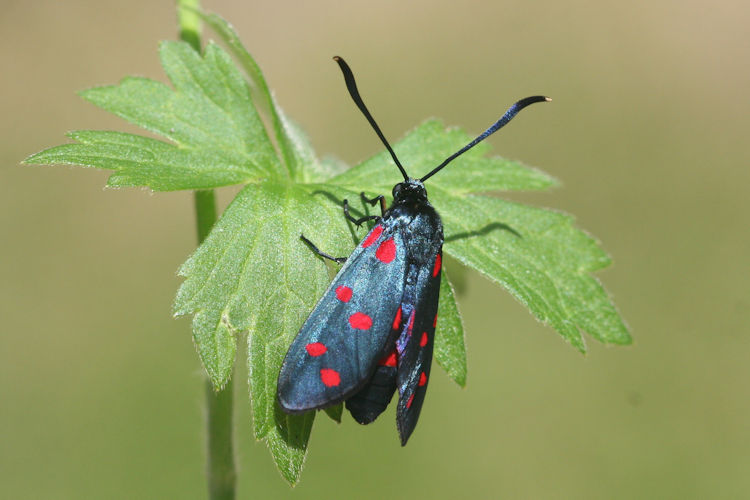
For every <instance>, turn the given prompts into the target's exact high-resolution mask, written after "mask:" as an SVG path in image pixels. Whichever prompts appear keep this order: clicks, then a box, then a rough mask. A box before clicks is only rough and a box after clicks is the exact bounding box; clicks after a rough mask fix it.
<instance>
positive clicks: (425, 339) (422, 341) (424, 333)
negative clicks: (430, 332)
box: [419, 332, 429, 347]
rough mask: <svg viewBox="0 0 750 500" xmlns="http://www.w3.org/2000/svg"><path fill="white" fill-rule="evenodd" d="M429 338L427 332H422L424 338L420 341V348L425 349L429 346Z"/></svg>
mask: <svg viewBox="0 0 750 500" xmlns="http://www.w3.org/2000/svg"><path fill="white" fill-rule="evenodd" d="M428 340H429V338H428V337H427V332H422V338H421V339H419V347H424V346H426V345H427V342H428Z"/></svg>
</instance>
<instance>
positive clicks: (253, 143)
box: [26, 42, 285, 191]
mask: <svg viewBox="0 0 750 500" xmlns="http://www.w3.org/2000/svg"><path fill="white" fill-rule="evenodd" d="M160 53H161V57H162V64H163V66H164V69H165V70H166V72H167V75H168V76H169V78H170V81H171V82H172V84H173V85H174V90H173V89H171V88H169V86H167V85H165V84H163V83H160V82H157V81H154V80H149V79H146V78H133V77H129V78H125V79H123V80H122V82H121V83H120V84H119V85H113V86H105V87H97V88H93V89H89V90H86V91H84V92H82V93H81V95H82V97H84V98H85V99H86V100H88V101H90V102H92V103H94V104H96V105H97V106H99V107H101V108H103V109H105V110H107V111H110V112H112V113H114V114H116V115H118V116H120V117H122V118H124V119H126V120H128V121H130V122H132V123H134V124H136V125H138V126H140V127H143V128H144V129H146V130H149V131H151V132H154V133H156V134H159V135H161V136H163V137H165V138H167V139H170V140H171V141H172V142H173V143H174V144H168V143H165V142H162V141H158V140H155V139H149V138H145V137H140V136H135V135H132V134H124V133H117V132H91V131H81V132H75V133H73V134H71V137H72V138H74V139H76V140H77V141H79V142H78V143H74V144H65V145H63V146H58V147H55V148H51V149H48V150H46V151H42V152H41V153H37V154H36V155H33V156H31V157H29V158H28V159H26V163H35V164H53V163H65V164H72V165H82V166H90V167H96V168H103V169H109V170H114V171H115V173H114V174H113V176H112V177H111V178H110V181H109V185H111V186H148V187H150V188H152V189H154V190H160V191H168V190H177V189H206V188H213V187H219V186H228V185H232V184H237V183H242V182H254V181H258V180H260V179H263V178H272V177H278V176H283V175H285V174H284V170H283V168H282V166H281V163H280V162H279V160H278V157H277V155H276V152H275V150H274V148H273V145H272V144H271V142H270V140H269V139H268V135H267V134H266V132H265V129H264V127H263V123H262V121H261V120H260V117H259V116H258V113H257V111H256V110H255V108H254V106H253V102H252V99H251V96H250V89H249V87H248V85H247V83H246V82H245V80H244V79H243V78H242V74H241V73H240V72H239V71H238V70H237V68H236V67H235V66H234V64H233V63H232V61H231V59H230V58H229V56H228V55H227V54H226V53H225V52H224V51H223V50H221V49H220V48H219V47H218V46H216V45H214V44H209V45H208V47H206V53H205V55H204V56H203V57H201V56H200V55H198V54H197V53H196V52H195V51H194V50H193V49H192V48H190V46H189V45H187V44H186V43H183V42H164V43H162V45H161V50H160Z"/></svg>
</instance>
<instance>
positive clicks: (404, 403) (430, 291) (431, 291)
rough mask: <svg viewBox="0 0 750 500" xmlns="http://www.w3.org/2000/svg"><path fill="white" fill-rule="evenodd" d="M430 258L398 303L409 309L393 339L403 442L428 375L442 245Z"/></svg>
mask: <svg viewBox="0 0 750 500" xmlns="http://www.w3.org/2000/svg"><path fill="white" fill-rule="evenodd" d="M432 262H433V265H431V266H420V267H419V268H418V269H417V270H416V280H415V281H416V284H415V285H414V287H413V289H412V287H411V286H409V285H407V288H406V290H405V291H404V297H403V304H402V306H401V307H402V309H403V310H404V314H405V315H407V310H408V323H407V326H406V328H405V329H404V330H403V332H402V333H401V335H400V336H399V338H398V340H396V351H397V354H398V374H397V380H396V381H397V385H398V393H399V398H398V407H397V409H396V424H397V426H398V433H399V436H400V437H401V444H402V445H405V444H406V441H407V440H408V439H409V436H411V433H412V431H414V427H415V426H416V425H417V420H419V412H420V410H421V409H422V403H423V402H424V397H425V393H426V391H427V383H428V381H429V379H430V366H431V365H432V348H433V345H434V341H435V325H436V324H437V312H438V298H439V296H440V275H441V273H440V268H441V266H442V251H441V248H438V251H437V254H436V255H435V256H434V257H433V261H432Z"/></svg>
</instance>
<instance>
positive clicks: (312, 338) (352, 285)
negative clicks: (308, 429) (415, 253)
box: [277, 220, 406, 413]
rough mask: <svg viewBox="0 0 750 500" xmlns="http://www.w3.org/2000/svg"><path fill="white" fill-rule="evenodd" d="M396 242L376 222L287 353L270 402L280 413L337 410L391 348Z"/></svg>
mask: <svg viewBox="0 0 750 500" xmlns="http://www.w3.org/2000/svg"><path fill="white" fill-rule="evenodd" d="M405 268H406V248H405V244H404V240H403V235H402V234H401V232H400V231H398V230H397V227H396V225H395V224H393V223H389V221H384V220H381V222H380V223H379V224H378V225H376V226H375V227H374V228H373V229H372V230H371V231H370V232H369V233H368V235H367V236H366V237H365V238H364V239H363V240H362V242H360V244H359V245H358V246H357V248H356V249H355V250H354V252H352V254H351V255H350V256H349V258H348V259H347V261H346V263H345V264H344V266H343V267H342V268H341V270H340V271H339V273H338V274H337V275H336V277H335V278H334V280H333V282H332V283H331V286H330V287H328V290H326V292H325V294H324V295H323V297H322V298H321V299H320V301H319V302H318V304H317V305H316V306H315V309H314V310H313V312H312V313H311V314H310V316H309V317H308V318H307V321H305V323H304V325H302V328H301V329H300V332H299V333H298V334H297V337H296V338H295V339H294V342H293V343H292V345H291V347H290V348H289V351H288V352H287V355H286V358H285V359H284V364H283V365H282V367H281V373H280V374H279V380H278V388H277V399H278V401H279V404H280V405H281V407H282V408H283V409H284V410H285V411H287V412H288V413H296V412H303V411H307V410H311V409H316V408H324V407H327V406H330V405H334V404H337V403H340V402H341V401H343V400H345V399H347V398H348V397H349V396H351V395H352V394H353V393H355V392H357V391H358V390H359V389H361V388H362V387H363V386H364V385H365V384H366V383H367V381H368V380H370V378H371V377H372V375H373V373H374V371H375V369H376V367H377V362H378V360H379V359H381V358H382V357H383V356H384V355H385V354H387V350H388V349H389V347H391V346H392V345H393V340H394V338H395V335H394V334H393V332H394V330H393V328H392V325H393V320H394V317H395V315H396V312H397V311H398V309H399V305H400V302H401V297H402V295H403V290H404V281H405Z"/></svg>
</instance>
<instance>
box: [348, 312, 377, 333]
mask: <svg viewBox="0 0 750 500" xmlns="http://www.w3.org/2000/svg"><path fill="white" fill-rule="evenodd" d="M349 324H350V325H352V328H356V329H357V330H368V329H369V328H370V327H371V326H372V318H371V317H369V316H368V315H366V314H365V313H362V312H359V311H357V312H355V313H354V314H352V315H351V316H349Z"/></svg>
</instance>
